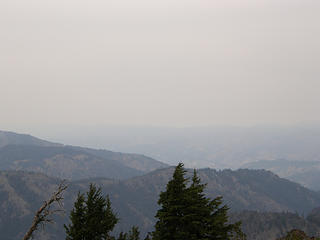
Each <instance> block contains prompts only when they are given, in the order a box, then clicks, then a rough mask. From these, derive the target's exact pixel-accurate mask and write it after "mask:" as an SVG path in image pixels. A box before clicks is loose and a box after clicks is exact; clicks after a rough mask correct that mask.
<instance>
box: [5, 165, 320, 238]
mask: <svg viewBox="0 0 320 240" xmlns="http://www.w3.org/2000/svg"><path fill="white" fill-rule="evenodd" d="M172 172H173V169H172V168H167V169H162V170H156V171H154V172H151V173H149V174H147V175H144V176H139V177H134V178H131V179H128V180H125V181H119V180H111V179H105V178H96V179H89V180H80V181H75V182H71V183H70V185H69V187H68V189H67V192H66V194H65V208H66V209H67V211H69V210H70V209H71V207H72V206H73V202H74V200H75V198H76V195H77V193H78V191H79V190H80V191H81V192H85V191H87V188H88V186H89V183H91V182H95V183H97V184H98V186H101V187H102V190H103V192H104V193H105V194H109V195H110V198H111V201H112V206H113V208H114V209H115V212H117V214H118V216H119V218H120V222H119V224H118V225H117V227H116V229H115V231H117V232H119V231H121V230H125V231H127V230H128V229H129V228H130V227H131V226H132V225H138V226H139V228H140V229H141V232H142V233H143V234H144V233H146V232H148V231H150V230H152V227H153V226H154V221H155V219H154V216H155V213H156V210H157V209H158V205H157V200H158V196H159V193H160V191H161V190H163V189H164V187H165V185H166V184H167V182H168V180H169V179H170V177H171V176H172ZM199 176H200V178H201V179H202V180H203V182H205V183H208V186H207V195H208V196H209V197H211V198H214V197H216V196H218V195H222V196H224V202H225V203H227V204H228V206H229V207H231V210H230V211H231V212H233V213H232V214H234V213H235V212H238V211H241V210H245V209H247V208H248V207H250V209H252V210H258V211H260V212H261V211H273V212H283V211H291V212H301V213H305V214H307V213H308V212H311V210H312V209H313V208H316V207H318V206H320V196H319V194H317V193H315V192H312V191H310V190H308V189H306V188H303V187H301V186H300V185H298V184H295V183H293V182H290V181H288V180H284V179H281V178H279V177H277V176H276V175H274V174H272V173H270V172H266V171H257V170H240V171H231V170H225V171H215V170H210V169H204V170H200V171H199ZM0 178H1V181H0V196H1V199H0V206H1V213H0V222H1V225H0V226H1V229H0V230H1V231H2V233H3V234H5V235H4V236H6V240H11V239H12V240H13V239H17V236H18V235H19V234H20V236H21V234H22V233H23V232H24V231H25V229H26V227H27V225H28V223H30V222H31V221H32V216H33V213H34V212H35V210H36V209H37V208H38V207H39V206H40V205H41V203H42V201H43V200H45V199H46V198H47V197H48V196H49V194H50V193H51V192H53V190H54V188H55V186H56V184H57V183H58V182H59V181H60V180H59V179H56V178H50V177H47V176H45V175H42V174H39V173H27V172H17V171H2V172H1V174H0ZM270 185H273V186H276V188H275V189H276V190H272V189H270ZM259 203H260V204H259ZM279 214H280V213H279ZM280 215H281V214H280ZM280 215H275V216H280ZM243 216H244V219H242V218H241V217H243ZM246 216H248V214H247V215H245V214H244V215H243V214H241V215H240V216H239V215H235V217H234V218H233V219H234V220H235V219H242V220H243V221H244V223H243V224H244V225H243V226H244V230H245V231H250V233H251V230H252V229H253V228H254V229H256V230H255V231H253V232H252V233H253V234H262V233H263V234H265V235H268V234H271V233H273V234H274V236H276V235H277V234H278V233H279V234H280V233H282V232H283V231H286V230H287V231H289V230H290V228H291V227H292V226H296V225H295V223H297V224H300V222H301V221H302V220H301V218H300V217H292V215H285V214H284V215H281V216H283V217H282V218H281V219H282V221H283V224H282V225H279V224H277V223H270V224H271V225H270V224H266V225H262V226H260V225H259V226H260V227H258V228H256V227H252V226H255V225H254V224H258V223H259V221H256V220H255V221H254V222H252V221H251V220H252V219H254V217H251V216H250V217H246ZM257 216H258V218H259V219H261V221H260V222H264V221H266V220H268V219H270V218H266V217H265V216H264V215H262V216H260V215H257ZM267 216H268V215H267ZM271 216H272V214H271ZM292 218H293V219H294V218H298V220H299V221H300V222H299V221H292V220H291V219H292ZM271 219H272V218H271ZM273 219H275V220H276V218H275V217H273ZM67 221H68V220H67V218H66V216H64V217H59V218H58V219H57V224H55V225H53V226H48V229H47V230H46V233H45V235H46V236H47V235H48V234H49V235H50V234H53V235H52V236H50V238H48V239H51V240H58V239H61V238H62V237H63V235H64V230H63V228H62V225H63V223H66V222H67ZM304 221H305V220H303V221H302V222H304ZM266 222H268V221H266ZM271 222H273V220H272V221H271ZM17 223H18V224H17ZM17 226H18V228H17ZM250 226H251V227H250ZM271 227H272V228H275V229H274V230H272V231H271V232H270V233H269V231H270V230H268V229H269V228H271ZM280 227H281V228H280ZM279 228H280V229H279ZM315 228H317V227H315ZM310 229H313V228H312V227H310ZM253 236H255V235H253ZM277 236H278V235H277ZM41 239H46V238H45V236H44V235H41ZM251 239H252V240H253V239H255V238H251ZM262 239H263V238H262Z"/></svg>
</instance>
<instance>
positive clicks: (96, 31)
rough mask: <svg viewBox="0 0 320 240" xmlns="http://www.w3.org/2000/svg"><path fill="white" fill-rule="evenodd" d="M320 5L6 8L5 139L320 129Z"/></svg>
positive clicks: (188, 0)
mask: <svg viewBox="0 0 320 240" xmlns="http://www.w3.org/2000/svg"><path fill="white" fill-rule="evenodd" d="M319 13H320V1H318V0H301V1H297V0H223V1H221V0H111V1H110V0H103V1H102V0H90V1H89V0H29V1H25V0H1V1H0V113H1V115H0V128H1V129H7V130H15V129H20V130H21V129H24V128H25V129H30V128H32V126H33V127H34V126H37V125H44V126H46V125H48V126H51V125H61V124H65V125H68V124H69V125H71V124H73V125H110V124H111V125H112V124H116V125H122V124H123V125H158V126H201V125H221V124H223V125H257V124H294V123H300V122H306V123H307V122H318V121H319V120H320V111H319V103H320V94H319V93H320V79H319V77H320V67H319V63H320V44H319V43H320V24H319V23H320V14H319Z"/></svg>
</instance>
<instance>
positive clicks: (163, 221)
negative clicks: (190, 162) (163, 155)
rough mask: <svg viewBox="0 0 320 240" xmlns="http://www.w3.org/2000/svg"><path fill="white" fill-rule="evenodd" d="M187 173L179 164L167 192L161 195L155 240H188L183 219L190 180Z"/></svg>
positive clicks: (154, 234)
mask: <svg viewBox="0 0 320 240" xmlns="http://www.w3.org/2000/svg"><path fill="white" fill-rule="evenodd" d="M185 172H186V171H185V169H184V168H183V164H182V163H179V165H178V166H177V167H176V168H175V171H174V173H173V178H172V180H170V181H169V182H168V184H167V187H166V191H164V192H161V193H160V198H159V201H158V204H159V205H161V206H162V207H161V209H159V210H158V212H157V215H156V218H158V219H159V220H158V221H157V223H156V225H155V231H154V233H153V238H154V239H155V240H182V239H188V238H187V236H186V234H185V232H184V229H183V227H184V225H183V218H182V217H183V216H184V210H185V208H186V206H187V202H186V189H187V187H186V184H187V181H188V180H187V179H186V178H185V177H184V175H185Z"/></svg>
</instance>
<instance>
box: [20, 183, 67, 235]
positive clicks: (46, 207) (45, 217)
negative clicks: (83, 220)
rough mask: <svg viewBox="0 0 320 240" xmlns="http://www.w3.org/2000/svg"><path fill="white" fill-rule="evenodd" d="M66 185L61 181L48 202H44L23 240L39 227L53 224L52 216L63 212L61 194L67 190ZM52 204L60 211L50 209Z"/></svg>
mask: <svg viewBox="0 0 320 240" xmlns="http://www.w3.org/2000/svg"><path fill="white" fill-rule="evenodd" d="M67 187H68V186H67V185H66V182H65V181H62V182H61V183H60V184H59V187H58V189H57V191H55V192H54V193H53V194H52V195H51V197H50V199H49V200H47V201H45V202H44V203H43V204H42V206H41V207H40V208H39V209H38V211H37V212H36V214H35V216H34V218H33V222H32V225H31V227H30V228H29V230H28V231H27V233H26V234H25V235H24V237H23V240H28V239H31V238H32V234H33V233H34V231H36V230H37V229H38V228H39V227H42V228H44V225H45V224H46V223H53V219H52V218H51V217H52V215H54V214H57V213H61V212H64V210H63V209H62V208H63V205H62V200H63V196H62V195H63V192H64V191H65V190H66V189H67ZM53 203H57V204H58V205H59V207H60V209H51V206H52V204H53Z"/></svg>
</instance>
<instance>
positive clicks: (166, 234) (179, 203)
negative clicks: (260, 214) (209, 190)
mask: <svg viewBox="0 0 320 240" xmlns="http://www.w3.org/2000/svg"><path fill="white" fill-rule="evenodd" d="M185 173H186V171H185V170H184V168H183V164H182V163H180V164H179V165H178V166H177V167H176V169H175V172H174V174H173V178H172V180H171V181H169V183H168V184H167V188H166V191H165V192H162V193H161V194H160V198H159V201H158V203H159V204H160V205H161V209H159V211H158V212H157V215H156V218H158V221H157V223H156V225H155V231H154V232H153V237H154V239H155V240H209V239H212V240H213V239H214V240H228V239H245V236H244V234H243V233H242V232H241V230H240V223H236V224H228V216H227V212H228V207H227V206H226V205H224V206H221V204H222V197H217V198H215V199H213V200H211V199H209V198H207V197H206V196H205V194H204V192H203V191H204V189H205V186H206V185H205V184H202V183H201V181H200V178H199V177H198V176H197V173H196V171H194V174H193V177H192V182H191V184H190V186H189V187H187V183H188V179H187V178H185Z"/></svg>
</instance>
